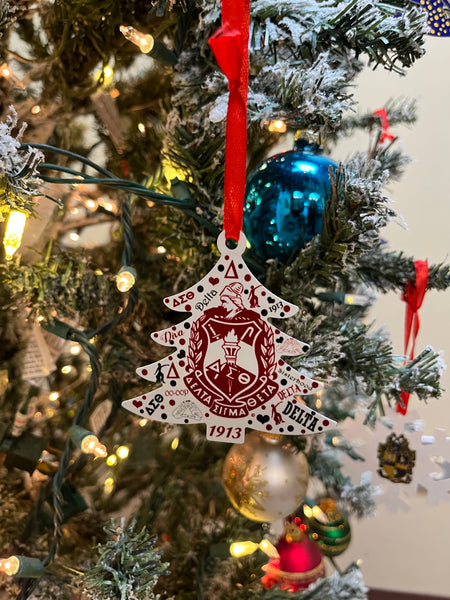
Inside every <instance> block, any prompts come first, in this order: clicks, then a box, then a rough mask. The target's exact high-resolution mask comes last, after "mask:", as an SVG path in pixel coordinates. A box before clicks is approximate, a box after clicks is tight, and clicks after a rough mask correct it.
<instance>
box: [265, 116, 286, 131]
mask: <svg viewBox="0 0 450 600" xmlns="http://www.w3.org/2000/svg"><path fill="white" fill-rule="evenodd" d="M268 129H269V131H274V132H276V133H284V132H285V131H286V130H287V125H286V123H285V122H284V121H281V120H280V119H276V120H275V121H269V127H268Z"/></svg>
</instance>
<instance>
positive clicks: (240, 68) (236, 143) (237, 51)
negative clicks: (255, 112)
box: [208, 0, 250, 241]
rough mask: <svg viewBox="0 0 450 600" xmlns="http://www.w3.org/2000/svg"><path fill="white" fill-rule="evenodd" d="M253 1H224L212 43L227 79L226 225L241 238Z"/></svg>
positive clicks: (231, 235) (232, 236) (229, 234)
mask: <svg viewBox="0 0 450 600" xmlns="http://www.w3.org/2000/svg"><path fill="white" fill-rule="evenodd" d="M249 24H250V0H222V27H221V28H220V29H219V30H218V31H217V32H216V33H215V34H214V35H213V36H211V37H210V39H209V40H208V41H209V45H210V46H211V48H212V51H213V52H214V56H215V57H216V60H217V63H218V64H219V67H220V68H221V70H222V72H223V73H224V75H225V76H226V77H227V79H228V89H229V91H230V96H229V100H228V110H227V128H226V138H225V183H224V214H223V228H224V230H225V234H226V238H227V239H233V240H236V241H237V240H239V234H240V232H241V230H242V221H243V210H244V197H245V178H246V168H247V93H248V36H249Z"/></svg>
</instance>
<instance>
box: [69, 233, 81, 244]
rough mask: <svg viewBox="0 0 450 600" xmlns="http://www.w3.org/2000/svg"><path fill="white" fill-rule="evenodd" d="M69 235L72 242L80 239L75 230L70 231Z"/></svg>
mask: <svg viewBox="0 0 450 600" xmlns="http://www.w3.org/2000/svg"><path fill="white" fill-rule="evenodd" d="M69 237H70V239H71V240H72V242H77V241H78V240H79V239H80V234H79V233H77V232H76V231H72V232H71V233H70V235H69Z"/></svg>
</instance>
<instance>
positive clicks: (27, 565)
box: [0, 556, 44, 577]
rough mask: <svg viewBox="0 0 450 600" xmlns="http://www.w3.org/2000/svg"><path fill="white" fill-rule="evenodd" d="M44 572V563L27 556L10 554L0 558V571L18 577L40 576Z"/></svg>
mask: <svg viewBox="0 0 450 600" xmlns="http://www.w3.org/2000/svg"><path fill="white" fill-rule="evenodd" d="M43 572H44V563H42V562H41V561H40V560H38V559H37V558H31V557H29V556H10V557H9V558H0V573H5V574H6V575H9V576H13V577H14V576H16V575H17V576H19V577H40V576H41V575H42V574H43Z"/></svg>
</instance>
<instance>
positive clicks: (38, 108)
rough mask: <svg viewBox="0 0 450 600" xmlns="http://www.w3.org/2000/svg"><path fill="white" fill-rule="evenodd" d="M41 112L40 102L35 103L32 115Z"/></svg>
mask: <svg viewBox="0 0 450 600" xmlns="http://www.w3.org/2000/svg"><path fill="white" fill-rule="evenodd" d="M40 112H41V107H40V106H39V104H35V105H34V106H33V107H32V109H31V114H32V115H38V114H39V113H40Z"/></svg>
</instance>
